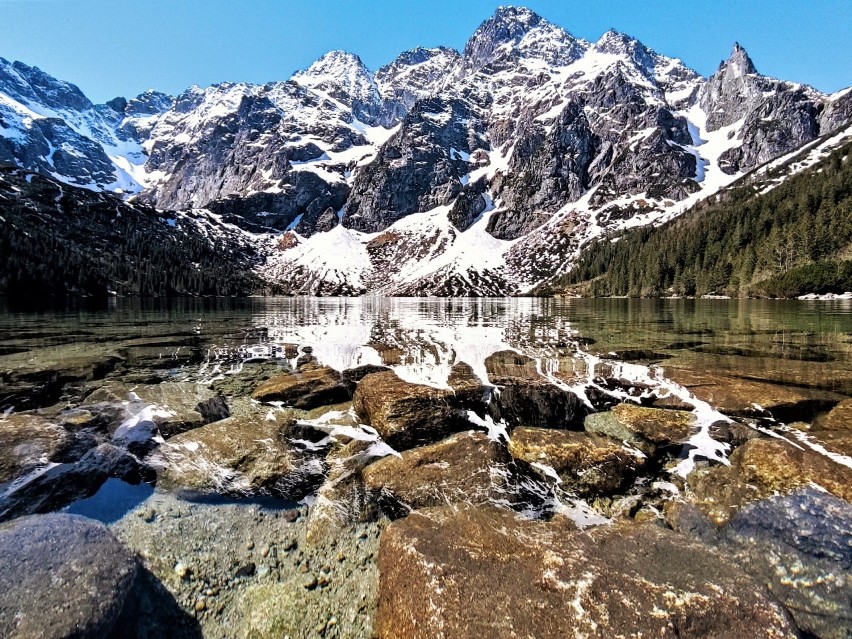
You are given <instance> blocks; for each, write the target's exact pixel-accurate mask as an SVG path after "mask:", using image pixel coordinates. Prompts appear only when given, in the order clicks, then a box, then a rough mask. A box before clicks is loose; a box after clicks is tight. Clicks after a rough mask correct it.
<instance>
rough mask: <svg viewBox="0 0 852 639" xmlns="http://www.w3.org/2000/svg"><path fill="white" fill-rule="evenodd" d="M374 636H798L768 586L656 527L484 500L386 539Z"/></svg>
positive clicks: (434, 515)
mask: <svg viewBox="0 0 852 639" xmlns="http://www.w3.org/2000/svg"><path fill="white" fill-rule="evenodd" d="M379 574H380V581H379V603H378V612H377V615H376V630H377V631H378V636H379V637H380V638H381V639H403V638H404V639H427V638H429V639H431V638H433V637H443V638H444V639H468V638H470V639H481V638H482V637H489V639H503V638H506V639H509V638H510V637H511V638H517V637H536V638H538V639H557V638H558V639H563V638H564V637H580V636H585V637H602V638H603V637H631V638H636V639H638V638H639V637H657V638H660V639H675V638H678V639H705V638H708V637H716V638H718V639H722V638H730V637H750V638H753V639H770V638H772V639H776V638H777V639H781V638H785V639H786V638H789V639H793V638H794V637H797V632H796V629H795V628H794V626H793V625H792V623H791V622H790V620H789V618H788V617H787V614H786V613H785V611H784V610H783V609H782V608H781V606H780V605H779V604H778V603H776V602H775V601H774V600H773V599H772V598H771V597H770V595H769V594H768V593H767V591H766V590H765V589H764V588H763V587H762V586H761V585H759V584H758V583H757V582H755V581H754V580H752V579H751V578H750V577H748V576H747V575H746V574H744V573H743V572H742V571H740V569H739V568H737V567H736V566H735V565H734V564H732V563H730V562H729V561H727V560H725V559H724V558H723V557H722V556H721V555H719V554H717V553H715V552H713V551H712V550H710V549H708V548H707V547H706V546H703V545H701V544H698V543H696V542H694V541H691V540H689V539H688V538H687V537H684V536H682V535H679V534H677V533H673V532H671V531H667V530H664V529H661V528H658V527H656V526H653V525H647V526H642V525H636V524H629V525H623V526H607V527H601V528H597V529H594V530H592V531H591V532H579V531H576V530H573V529H572V528H570V527H568V526H566V525H565V524H564V523H557V522H550V523H545V522H536V521H525V520H521V519H519V518H518V517H516V515H515V514H514V513H512V512H510V511H506V510H500V509H496V508H490V507H476V508H474V507H472V508H468V509H460V510H456V509H452V508H440V509H430V510H426V511H422V512H418V513H413V514H412V515H410V516H408V517H407V518H405V519H402V520H400V521H397V522H394V523H393V524H391V525H390V526H389V527H388V528H387V529H386V530H385V532H384V533H383V534H382V538H381V547H380V551H379Z"/></svg>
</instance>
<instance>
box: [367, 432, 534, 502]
mask: <svg viewBox="0 0 852 639" xmlns="http://www.w3.org/2000/svg"><path fill="white" fill-rule="evenodd" d="M510 461H511V458H510V457H509V455H508V454H507V453H506V450H505V448H503V447H502V446H501V445H500V444H497V443H496V442H493V441H491V440H489V439H488V438H487V437H486V436H485V435H483V434H482V433H477V432H466V433H458V434H456V435H452V436H451V437H448V438H447V439H444V440H442V441H440V442H438V443H437V444H431V445H429V446H422V447H420V448H414V449H412V450H407V451H405V452H404V453H402V456H401V457H396V456H389V457H385V458H384V459H381V460H379V461H377V462H375V463H373V464H370V465H369V466H367V468H366V469H364V473H363V476H364V485H365V486H366V488H367V489H368V490H370V491H372V492H373V493H374V494H375V495H376V496H377V498H378V500H379V503H381V504H383V505H384V506H385V507H386V509H387V510H388V511H389V512H390V513H391V514H407V513H408V512H409V511H412V510H418V509H421V508H429V507H434V506H441V505H444V504H452V503H470V504H483V503H488V502H495V501H503V502H508V503H513V502H518V501H519V500H520V495H519V492H518V491H517V489H516V488H513V485H514V484H515V482H512V481H511V474H512V470H511V469H510V468H509V462H510Z"/></svg>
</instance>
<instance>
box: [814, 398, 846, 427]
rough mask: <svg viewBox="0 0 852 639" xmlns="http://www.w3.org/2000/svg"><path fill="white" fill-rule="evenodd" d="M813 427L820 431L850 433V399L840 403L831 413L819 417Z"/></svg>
mask: <svg viewBox="0 0 852 639" xmlns="http://www.w3.org/2000/svg"><path fill="white" fill-rule="evenodd" d="M814 426H815V427H817V428H819V429H820V430H850V431H852V399H847V400H845V401H842V402H840V403H839V404H838V405H837V406H835V407H834V408H833V409H832V410H831V412H829V413H827V414H825V415H821V416H820V417H819V418H818V419H817V420H816V422H815V423H814Z"/></svg>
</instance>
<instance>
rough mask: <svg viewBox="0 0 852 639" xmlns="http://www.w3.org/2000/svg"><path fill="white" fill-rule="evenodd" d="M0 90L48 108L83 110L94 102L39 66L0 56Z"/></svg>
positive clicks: (15, 97) (20, 99)
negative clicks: (11, 60)
mask: <svg viewBox="0 0 852 639" xmlns="http://www.w3.org/2000/svg"><path fill="white" fill-rule="evenodd" d="M0 92H2V93H5V94H6V95H8V96H10V97H12V98H14V99H15V100H18V101H20V102H22V103H25V104H27V103H29V104H37V105H43V106H46V107H48V108H50V109H73V110H75V111H83V110H87V109H91V108H92V107H93V106H94V105H93V104H92V103H91V102H90V101H89V99H88V98H87V97H86V96H85V95H83V92H82V91H80V89H78V88H77V87H76V86H75V85H73V84H71V83H70V82H64V81H62V80H57V79H56V78H54V77H53V76H50V75H48V74H47V73H45V72H44V71H42V70H41V69H39V68H38V67H31V66H28V65H26V64H24V63H23V62H17V61H16V62H9V61H8V60H5V59H3V58H0Z"/></svg>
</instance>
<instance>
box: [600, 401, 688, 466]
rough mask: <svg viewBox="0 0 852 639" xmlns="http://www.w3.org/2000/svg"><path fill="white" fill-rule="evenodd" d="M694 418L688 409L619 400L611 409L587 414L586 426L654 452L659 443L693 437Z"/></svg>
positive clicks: (648, 453)
mask: <svg viewBox="0 0 852 639" xmlns="http://www.w3.org/2000/svg"><path fill="white" fill-rule="evenodd" d="M694 421H695V418H694V416H693V415H692V413H688V412H686V411H677V410H664V409H661V408H642V407H640V406H636V405H635V404H619V405H618V406H615V407H614V408H613V409H612V410H611V411H608V412H605V413H595V414H593V415H589V416H588V417H586V421H585V428H586V430H587V431H589V432H590V433H597V434H599V435H606V436H608V437H612V438H613V439H615V440H617V441H624V442H627V443H628V444H630V445H631V446H635V447H636V448H638V449H639V450H641V451H642V452H643V453H645V454H647V455H653V454H654V452H655V451H656V449H657V447H659V446H664V445H667V444H678V443H680V442H682V441H683V440H685V439H686V438H687V437H689V434H690V429H691V427H692V425H693V423H694Z"/></svg>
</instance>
